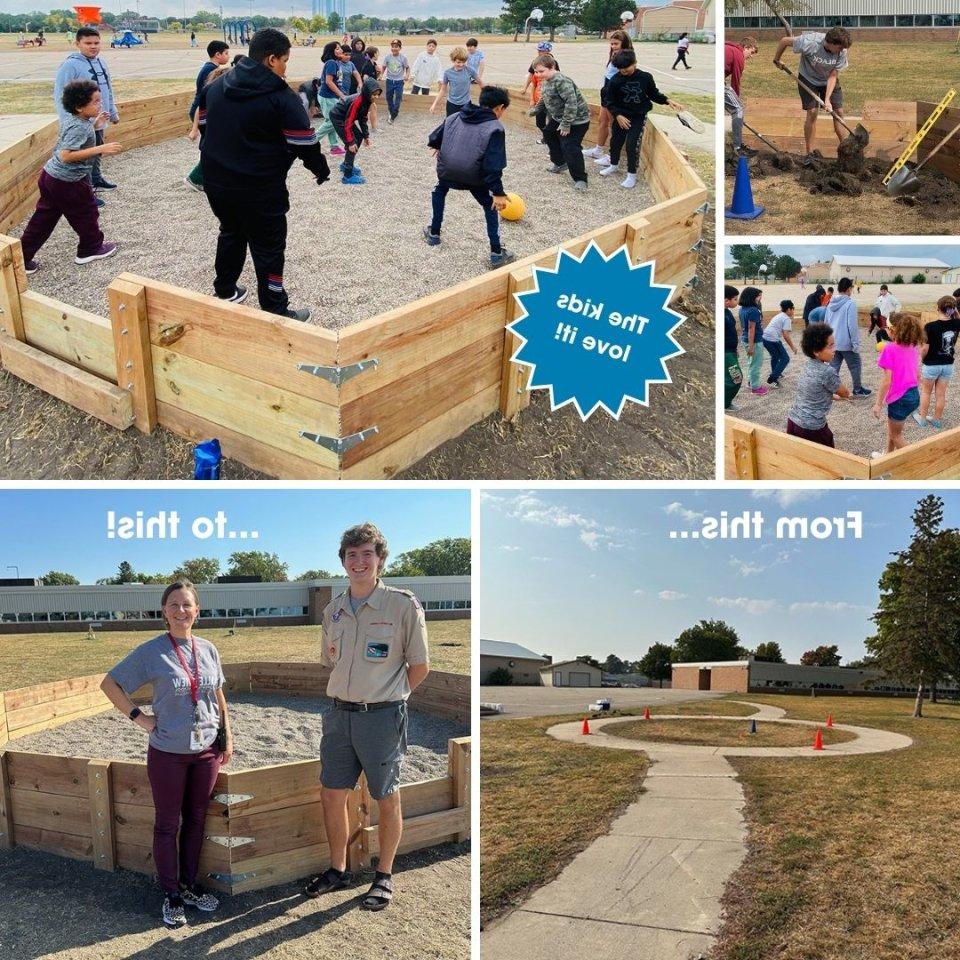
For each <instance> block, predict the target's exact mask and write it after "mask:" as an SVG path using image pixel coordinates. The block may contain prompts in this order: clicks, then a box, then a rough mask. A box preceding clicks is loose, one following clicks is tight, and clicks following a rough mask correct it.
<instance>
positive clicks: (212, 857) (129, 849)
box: [117, 840, 230, 889]
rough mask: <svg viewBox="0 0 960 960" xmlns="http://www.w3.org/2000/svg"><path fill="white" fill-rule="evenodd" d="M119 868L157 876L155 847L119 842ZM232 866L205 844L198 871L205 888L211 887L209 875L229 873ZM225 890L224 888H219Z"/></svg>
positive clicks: (209, 845) (215, 849)
mask: <svg viewBox="0 0 960 960" xmlns="http://www.w3.org/2000/svg"><path fill="white" fill-rule="evenodd" d="M117 866H118V867H122V868H123V869H124V870H133V871H135V872H136V873H143V874H146V875H147V876H148V877H152V876H155V875H156V872H157V867H156V864H155V863H154V860H153V845H152V843H151V844H135V843H126V842H121V841H119V840H118V841H117ZM229 870H230V865H229V863H228V861H227V860H226V859H225V858H224V856H223V855H222V854H221V853H219V852H218V850H217V848H216V847H215V845H214V844H210V843H204V844H203V846H202V847H201V848H200V865H199V869H198V871H197V876H198V878H201V881H202V882H203V884H204V886H207V885H210V886H213V884H212V883H210V884H208V882H207V881H206V880H205V879H203V878H205V877H206V875H207V873H209V872H211V871H216V872H217V873H228V872H229ZM219 889H223V888H219Z"/></svg>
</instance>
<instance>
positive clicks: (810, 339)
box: [787, 323, 850, 447]
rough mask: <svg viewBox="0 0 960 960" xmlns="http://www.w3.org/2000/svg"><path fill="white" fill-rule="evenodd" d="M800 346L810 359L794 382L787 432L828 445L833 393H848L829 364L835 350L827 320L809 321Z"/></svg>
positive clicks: (829, 444) (830, 443)
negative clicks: (794, 397)
mask: <svg viewBox="0 0 960 960" xmlns="http://www.w3.org/2000/svg"><path fill="white" fill-rule="evenodd" d="M800 349H801V350H803V352H804V353H805V354H806V355H807V356H808V357H809V358H810V359H809V360H808V361H807V363H806V365H805V366H804V368H803V370H801V371H800V379H799V382H798V383H797V396H796V399H795V400H794V401H793V406H792V407H791V408H790V412H789V413H788V414H787V433H789V434H790V435H791V436H793V437H800V438H802V439H803V440H810V441H812V442H813V443H821V444H823V445H824V446H826V447H832V446H833V445H834V444H833V433H832V431H831V430H830V427H829V426H828V425H827V414H828V413H829V412H830V405H831V404H832V403H833V398H834V396H837V397H842V398H844V399H846V398H848V397H849V396H850V390H849V388H848V387H844V386H842V385H841V383H840V374H839V373H837V371H836V370H834V369H833V367H831V366H830V361H831V360H832V359H833V355H834V353H836V344H835V343H834V339H833V330H831V329H830V325H829V324H828V323H811V324H810V325H809V326H808V327H807V328H806V329H805V330H804V331H803V336H802V337H801V340H800Z"/></svg>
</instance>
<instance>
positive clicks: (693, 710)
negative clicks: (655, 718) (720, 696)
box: [659, 694, 757, 717]
mask: <svg viewBox="0 0 960 960" xmlns="http://www.w3.org/2000/svg"><path fill="white" fill-rule="evenodd" d="M744 696H746V694H744ZM659 712H660V713H682V714H685V715H688V716H693V717H697V716H701V717H702V716H704V715H706V716H710V715H713V716H717V717H749V716H750V715H751V714H753V713H756V712H757V711H756V708H755V707H749V706H747V704H745V703H737V702H736V701H735V700H688V701H686V702H684V703H677V704H665V705H664V706H662V707H660V708H659Z"/></svg>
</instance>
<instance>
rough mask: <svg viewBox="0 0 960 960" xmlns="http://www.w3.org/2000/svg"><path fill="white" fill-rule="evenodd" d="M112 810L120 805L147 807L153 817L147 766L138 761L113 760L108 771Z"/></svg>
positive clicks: (151, 794)
mask: <svg viewBox="0 0 960 960" xmlns="http://www.w3.org/2000/svg"><path fill="white" fill-rule="evenodd" d="M110 777H111V786H112V788H113V789H112V794H113V804H114V809H115V810H119V809H120V808H121V804H136V805H138V806H149V807H150V811H151V816H152V815H153V793H152V792H151V790H150V779H149V777H147V765H146V764H145V763H142V762H139V761H125V760H114V761H113V765H112V767H111V769H110Z"/></svg>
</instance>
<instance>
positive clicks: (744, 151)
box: [737, 147, 758, 157]
mask: <svg viewBox="0 0 960 960" xmlns="http://www.w3.org/2000/svg"><path fill="white" fill-rule="evenodd" d="M757 152H758V151H756V150H753V149H752V148H750V147H740V149H739V150H738V151H737V156H738V157H755V156H756V155H757Z"/></svg>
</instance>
